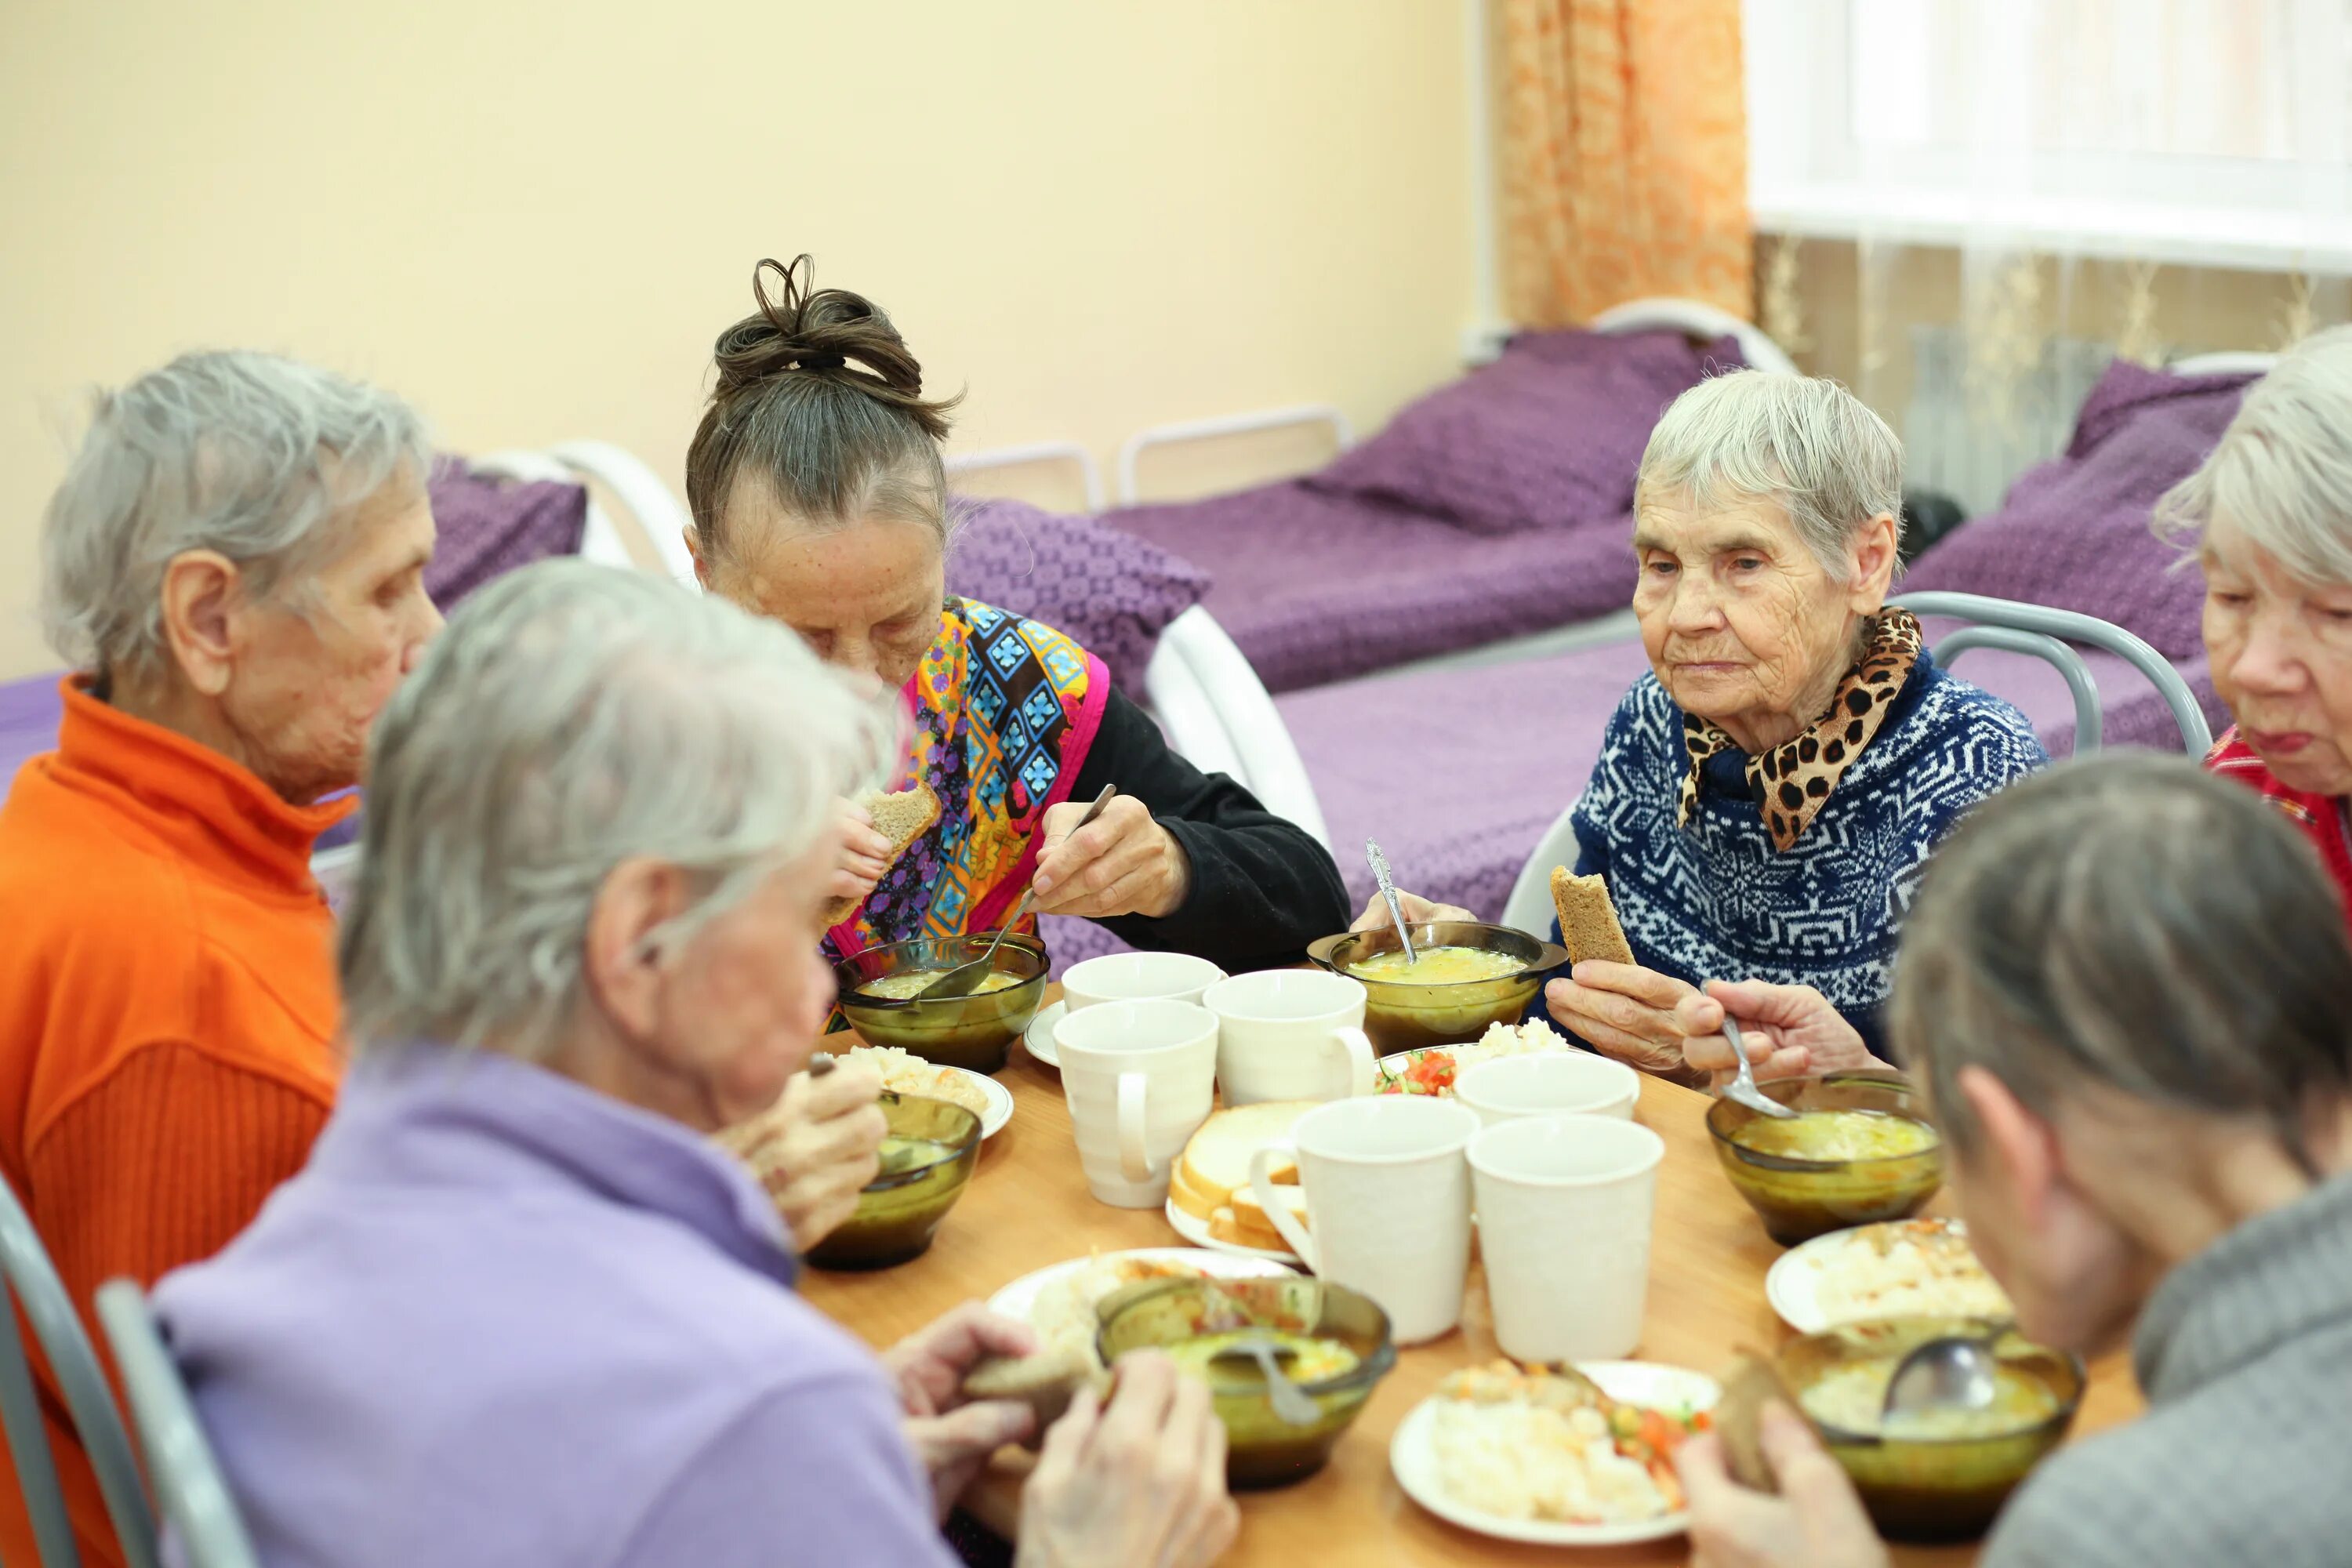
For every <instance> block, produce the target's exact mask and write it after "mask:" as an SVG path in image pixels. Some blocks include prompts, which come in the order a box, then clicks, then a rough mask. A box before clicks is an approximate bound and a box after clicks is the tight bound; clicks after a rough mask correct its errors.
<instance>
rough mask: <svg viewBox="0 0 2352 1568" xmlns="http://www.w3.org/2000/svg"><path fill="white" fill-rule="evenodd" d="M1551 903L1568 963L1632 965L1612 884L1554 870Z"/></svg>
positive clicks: (1630, 950)
mask: <svg viewBox="0 0 2352 1568" xmlns="http://www.w3.org/2000/svg"><path fill="white" fill-rule="evenodd" d="M1551 902H1552V907H1553V908H1554V909H1556V910H1559V941H1560V945H1561V946H1563V947H1565V948H1567V949H1568V957H1569V962H1570V963H1583V962H1584V961H1585V960H1586V959H1588V958H1598V959H1606V960H1607V961H1608V962H1609V963H1633V948H1632V947H1631V946H1630V945H1628V944H1627V942H1626V941H1625V928H1624V927H1623V926H1622V925H1620V924H1618V922H1617V906H1616V905H1615V904H1613V903H1612V902H1611V901H1610V899H1609V884H1608V883H1606V882H1604V881H1602V880H1601V879H1600V878H1598V877H1579V876H1575V875H1572V874H1571V873H1570V871H1569V869H1568V868H1567V867H1565V866H1555V867H1553V868H1551Z"/></svg>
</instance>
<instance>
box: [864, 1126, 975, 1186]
mask: <svg viewBox="0 0 2352 1568" xmlns="http://www.w3.org/2000/svg"><path fill="white" fill-rule="evenodd" d="M955 1152H956V1146H955V1145H954V1144H952V1143H942V1142H940V1141H939V1140H938V1139H936V1138H900V1137H898V1136H896V1135H895V1134H894V1135H893V1136H891V1137H888V1138H885V1139H883V1140H882V1147H881V1149H880V1150H879V1151H877V1156H878V1158H879V1159H880V1160H881V1162H882V1173H881V1174H880V1175H877V1177H875V1178H874V1179H875V1180H876V1181H877V1182H878V1181H884V1180H887V1179H888V1178H889V1177H892V1176H903V1175H905V1174H906V1173H908V1172H909V1171H919V1170H921V1169H922V1168H923V1167H924V1166H926V1165H936V1164H938V1163H940V1161H942V1160H945V1159H948V1158H950V1156H952V1155H953V1154H954V1153H955Z"/></svg>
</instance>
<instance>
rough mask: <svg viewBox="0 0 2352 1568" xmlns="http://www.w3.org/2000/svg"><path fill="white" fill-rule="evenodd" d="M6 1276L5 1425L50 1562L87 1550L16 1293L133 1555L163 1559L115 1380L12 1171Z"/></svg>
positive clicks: (0, 1265)
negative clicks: (52, 1445) (109, 1379)
mask: <svg viewBox="0 0 2352 1568" xmlns="http://www.w3.org/2000/svg"><path fill="white" fill-rule="evenodd" d="M0 1278H5V1281H6V1285H7V1289H6V1290H5V1292H0V1425H5V1427H6V1429H7V1435H8V1454H9V1458H11V1459H13V1460H14V1461H15V1462H16V1484H17V1485H18V1486H19V1487H21V1488H22V1489H23V1490H24V1494H25V1509H26V1512H27V1513H28V1514H30V1515H31V1516H32V1523H33V1539H34V1541H35V1542H36V1543H37V1545H38V1546H39V1548H40V1553H41V1564H42V1568H80V1563H81V1554H80V1552H79V1551H78V1550H77V1549H76V1548H75V1546H74V1538H73V1525H72V1523H71V1521H69V1520H68V1517H67V1514H66V1502H65V1493H64V1492H63V1491H62V1490H61V1489H59V1488H58V1467H57V1458H56V1456H55V1455H53V1454H52V1453H51V1452H50V1451H49V1439H48V1434H47V1432H46V1431H45V1430H44V1429H43V1426H42V1420H41V1401H40V1396H39V1394H38V1393H37V1392H36V1390H35V1388H34V1384H33V1372H32V1367H31V1366H30V1364H29V1363H27V1362H26V1359H25V1346H24V1342H23V1341H22V1339H21V1338H19V1336H18V1334H17V1331H16V1311H15V1310H13V1308H12V1307H11V1306H10V1304H9V1300H7V1299H11V1298H12V1299H13V1300H14V1301H15V1303H16V1305H17V1306H21V1307H22V1308H23V1309H24V1311H25V1321H26V1322H29V1323H30V1324H32V1326H33V1338H34V1339H35V1341H37V1342H38V1343H39V1345H40V1347H41V1353H42V1354H43V1355H44V1356H46V1357H47V1359H48V1363H49V1372H50V1373H51V1375H53V1376H54V1377H56V1379H57V1380H58V1393H59V1394H62V1395H63V1396H64V1399H65V1405H66V1413H67V1414H68V1415H70V1416H72V1418H73V1424H74V1427H75V1429H76V1430H77V1431H78V1432H79V1434H80V1435H81V1446H82V1450H83V1452H85V1453H86V1454H88V1455H89V1465H90V1468H91V1469H92V1470H93V1471H95V1472H96V1474H97V1476H98V1488H99V1491H100V1495H102V1496H103V1497H104V1498H105V1499H106V1511H107V1514H108V1516H109V1517H110V1518H111V1519H112V1520H113V1521H114V1533H115V1535H116V1537H117V1539H118V1540H119V1541H120V1542H121V1546H122V1558H123V1561H124V1562H125V1563H128V1564H130V1568H155V1520H154V1515H153V1514H152V1513H151V1512H150V1511H149V1510H148V1508H147V1493H146V1491H145V1489H143V1488H142V1487H141V1485H140V1482H139V1468H138V1466H137V1465H136V1464H135V1463H134V1462H133V1461H132V1459H131V1439H130V1437H129V1436H128V1435H127V1434H126V1433H125V1432H124V1431H123V1429H122V1416H121V1413H120V1412H118V1411H117V1410H116V1409H115V1407H114V1395H113V1394H111V1393H110V1392H109V1391H108V1389H107V1386H106V1374H105V1373H103V1372H101V1371H100V1370H99V1365H98V1356H97V1354H96V1352H93V1351H92V1350H91V1349H90V1343H89V1333H88V1332H87V1331H84V1330H83V1328H82V1325H81V1319H80V1318H79V1316H77V1315H76V1314H75V1312H74V1310H73V1302H72V1300H70V1299H69V1298H68V1296H67V1295H66V1288H65V1283H64V1281H62V1280H61V1279H58V1269H57V1265H56V1264H54V1263H53V1262H51V1261H50V1260H49V1251H48V1248H47V1247H44V1246H42V1245H41V1237H40V1235H39V1233H37V1231H35V1230H34V1229H33V1220H32V1216H31V1215H27V1214H26V1212H25V1205H22V1204H20V1203H18V1202H17V1201H16V1188H15V1187H13V1186H11V1185H10V1184H8V1183H6V1182H5V1181H0Z"/></svg>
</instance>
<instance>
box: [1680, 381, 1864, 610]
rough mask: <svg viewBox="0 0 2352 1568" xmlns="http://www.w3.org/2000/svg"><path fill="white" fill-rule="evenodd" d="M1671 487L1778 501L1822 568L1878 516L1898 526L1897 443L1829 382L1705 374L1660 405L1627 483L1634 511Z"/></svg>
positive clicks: (1700, 499) (1728, 499)
mask: <svg viewBox="0 0 2352 1568" xmlns="http://www.w3.org/2000/svg"><path fill="white" fill-rule="evenodd" d="M1669 496H1680V497H1686V498H1688V500H1689V501H1690V504H1691V505H1692V506H1694V507H1696V508H1698V509H1700V510H1713V509H1715V508H1717V507H1725V506H1735V505H1738V504H1741V503H1743V502H1749V501H1768V502H1770V503H1772V504H1774V505H1777V506H1778V507H1780V510H1781V511H1782V513H1783V514H1785V515H1786V516H1787V518H1788V519H1789V521H1790V523H1791V524H1792V525H1794V527H1795V528H1796V531H1797V537H1798V538H1799V539H1801V540H1802V541H1803V542H1804V543H1805V547H1806V548H1807V549H1809V550H1811V552H1813V555H1814V557H1815V558H1816V559H1817V560H1819V561H1820V562H1821V563H1822V565H1823V566H1826V567H1827V568H1829V569H1830V570H1831V571H1832V572H1842V571H1843V570H1845V567H1846V560H1847V554H1846V552H1847V551H1848V550H1849V549H1850V548H1851V546H1852V545H1853V538H1854V535H1855V534H1856V533H1858V532H1860V531H1861V530H1862V527H1863V525H1864V523H1866V522H1868V521H1870V520H1871V519H1872V518H1874V517H1877V516H1880V515H1881V514H1887V515H1891V516H1893V517H1894V519H1895V539H1896V542H1898V543H1899V542H1901V540H1902V534H1903V443H1902V442H1901V441H1900V440H1898V439H1896V438H1895V432H1894V431H1892V430H1890V429H1888V428H1887V427H1886V421H1885V420H1884V419H1881V418H1880V417H1879V416H1877V415H1875V414H1874V413H1872V412H1871V411H1870V409H1869V407H1868V406H1867V405H1864V403H1863V401H1862V399H1860V398H1858V397H1856V396H1855V395H1853V393H1851V392H1848V391H1847V390H1846V389H1845V388H1844V387H1843V386H1840V385H1839V384H1837V383H1836V382H1834V381H1827V380H1823V379H1821V378H1819V377H1816V376H1804V375H1775V374H1769V373H1767V372H1764V371H1760V370H1737V371H1729V372H1727V373H1725V374H1721V375H1716V376H1710V377H1708V378H1707V379H1706V380H1705V381H1702V382H1700V383H1699V384H1697V385H1696V386H1694V387H1692V388H1691V389H1690V390H1689V391H1688V392H1685V393H1684V394H1683V395H1681V396H1680V397H1677V398H1675V400H1674V402H1673V403H1672V404H1671V405H1668V407H1667V409H1666V412H1665V415H1664V417H1663V418H1661V419H1660V420H1659V421H1658V424H1657V428H1655V429H1654V430H1652V431H1651V432H1650V444H1649V446H1648V447H1646V448H1645V449H1644V450H1643V453H1642V467H1641V469H1640V471H1639V472H1638V473H1637V474H1636V475H1635V477H1634V480H1633V509H1634V510H1636V511H1639V510H1642V509H1643V507H1644V506H1647V505H1650V504H1651V503H1653V502H1654V501H1656V500H1663V499H1664V498H1666V497H1669Z"/></svg>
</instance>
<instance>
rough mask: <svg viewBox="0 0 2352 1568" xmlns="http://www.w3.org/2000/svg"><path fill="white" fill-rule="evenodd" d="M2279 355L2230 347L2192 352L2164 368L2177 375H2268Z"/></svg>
mask: <svg viewBox="0 0 2352 1568" xmlns="http://www.w3.org/2000/svg"><path fill="white" fill-rule="evenodd" d="M2276 363H2278V355H2276V354H2267V353H2252V352H2249V351H2245V350H2239V349H2230V350H2225V351H2223V352H2222V353H2211V354H2190V355H2189V357H2188V358H2187V359H2177V360H2174V361H2173V362H2172V363H2170V364H2168V365H2166V366H2165V367H2164V368H2165V369H2167V370H2168V371H2170V372H2171V373H2172V374H2175V375H2268V374H2270V373H2271V366H2273V365H2274V364H2276Z"/></svg>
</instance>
